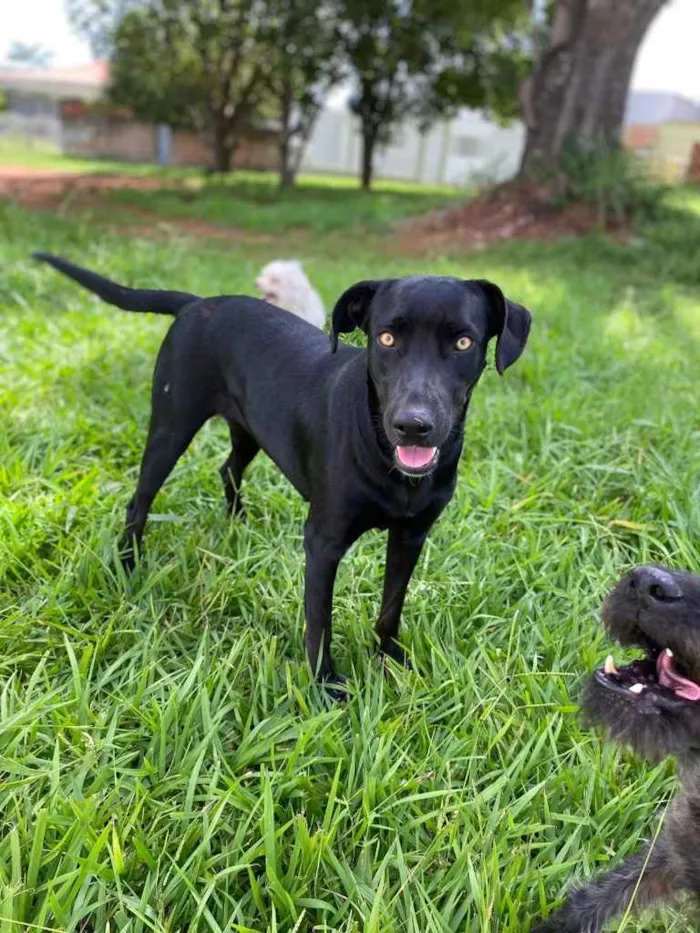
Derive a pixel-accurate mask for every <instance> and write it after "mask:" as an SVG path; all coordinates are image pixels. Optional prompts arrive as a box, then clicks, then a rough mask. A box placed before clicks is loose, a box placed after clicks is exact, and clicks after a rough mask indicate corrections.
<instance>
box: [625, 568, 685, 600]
mask: <svg viewBox="0 0 700 933" xmlns="http://www.w3.org/2000/svg"><path fill="white" fill-rule="evenodd" d="M629 581H630V587H631V588H632V589H634V590H637V592H638V593H639V595H640V597H642V598H643V599H648V600H649V601H652V602H657V603H674V602H678V600H680V599H683V590H682V589H681V588H680V586H679V585H678V582H677V581H676V580H675V579H674V578H673V576H672V575H671V574H670V573H668V571H666V570H662V569H661V568H660V567H639V569H637V570H634V571H633V572H632V573H631V574H630V578H629Z"/></svg>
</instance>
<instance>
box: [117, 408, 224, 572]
mask: <svg viewBox="0 0 700 933" xmlns="http://www.w3.org/2000/svg"><path fill="white" fill-rule="evenodd" d="M206 420H207V418H199V417H197V418H195V417H191V418H189V419H186V421H185V422H184V423H183V422H182V421H180V422H179V423H178V424H176V425H171V424H158V425H156V424H154V423H153V421H152V422H151V428H150V430H149V432H148V441H147V442H146V449H145V451H144V453H143V459H142V460H141V470H140V472H139V481H138V485H137V486H136V492H135V493H134V497H133V499H132V500H131V501H130V502H129V504H128V506H127V507H126V527H125V529H124V537H123V539H122V547H121V556H122V563H123V565H124V568H125V569H126V570H127V571H129V572H130V571H132V570H133V569H134V563H135V548H136V547H137V546H140V544H141V538H142V537H143V530H144V528H145V525H146V519H147V518H148V512H149V510H150V508H151V504H152V502H153V500H154V499H155V497H156V493H157V492H158V490H159V489H160V487H161V486H162V485H163V483H164V482H165V481H166V479H167V478H168V476H169V475H170V473H171V471H172V469H173V467H174V466H175V464H176V463H177V461H178V460H179V459H180V457H181V456H182V455H183V453H184V452H185V451H186V450H187V448H188V447H189V444H190V441H191V440H192V438H193V437H194V436H195V434H196V433H197V431H198V430H199V429H200V428H201V426H202V425H203V424H204V422H205V421H206Z"/></svg>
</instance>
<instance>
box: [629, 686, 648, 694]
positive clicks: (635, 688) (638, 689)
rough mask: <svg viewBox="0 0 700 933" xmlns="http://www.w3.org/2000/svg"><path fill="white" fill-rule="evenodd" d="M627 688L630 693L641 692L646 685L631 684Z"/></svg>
mask: <svg viewBox="0 0 700 933" xmlns="http://www.w3.org/2000/svg"><path fill="white" fill-rule="evenodd" d="M628 689H629V692H630V693H643V692H644V691H645V690H646V686H645V685H644V684H632V686H631V687H629V688H628Z"/></svg>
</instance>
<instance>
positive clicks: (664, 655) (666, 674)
mask: <svg viewBox="0 0 700 933" xmlns="http://www.w3.org/2000/svg"><path fill="white" fill-rule="evenodd" d="M656 671H657V675H658V678H659V683H660V684H661V686H662V687H668V688H669V690H673V692H674V693H675V694H676V696H679V697H682V698H683V699H684V700H700V686H699V685H698V684H696V683H695V681H693V680H688V679H687V678H686V677H681V675H680V674H679V673H678V671H677V670H676V668H675V665H674V663H673V656H672V655H670V654H669V653H668V651H662V652H661V654H660V655H659V660H658V661H657V662H656Z"/></svg>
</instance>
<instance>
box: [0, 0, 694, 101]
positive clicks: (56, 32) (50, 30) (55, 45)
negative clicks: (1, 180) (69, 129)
mask: <svg viewBox="0 0 700 933" xmlns="http://www.w3.org/2000/svg"><path fill="white" fill-rule="evenodd" d="M699 36H700V0H670V2H669V3H668V5H667V6H666V7H665V8H664V9H663V10H662V11H661V13H660V14H659V16H658V17H657V19H656V20H655V21H654V23H653V25H652V27H651V29H650V30H649V32H648V33H647V35H646V38H645V40H644V43H643V45H642V48H641V49H640V52H639V56H638V58H637V62H636V65H635V69H634V74H633V76H632V87H634V88H640V89H644V90H656V91H674V92H676V93H678V94H683V95H684V96H685V97H691V98H694V99H696V100H699V101H700V65H698V64H697V61H698V59H697V47H698V37H699ZM0 37H1V38H0V61H2V59H3V58H4V56H5V54H6V52H7V50H8V48H9V47H10V45H11V43H12V42H14V41H19V42H27V43H34V42H37V43H40V44H41V45H42V46H45V47H46V48H49V49H51V50H52V51H53V52H54V56H55V57H54V64H55V65H81V64H84V63H85V62H88V61H90V58H91V55H90V49H89V48H88V46H87V44H86V43H85V42H83V41H82V40H81V39H79V38H78V37H77V36H75V35H74V34H73V33H72V31H71V28H70V25H69V23H68V19H67V17H66V12H65V3H64V0H15V2H14V3H12V2H10V0H0Z"/></svg>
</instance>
